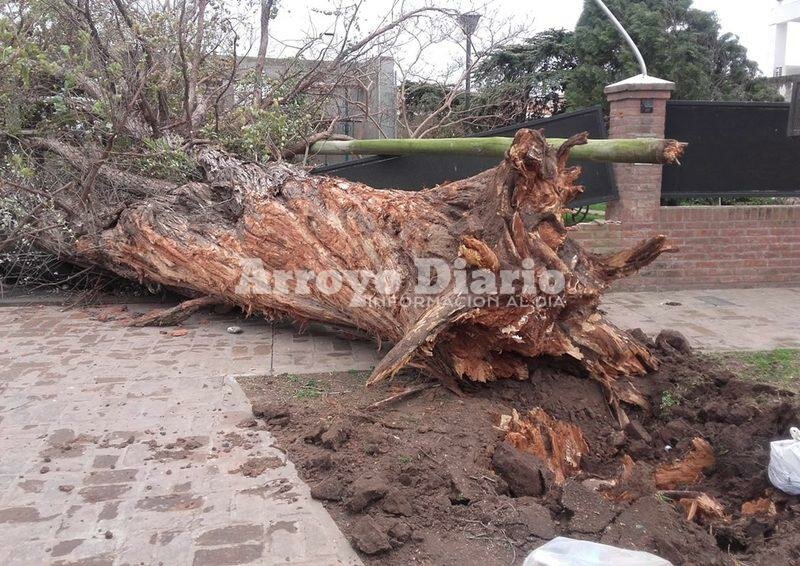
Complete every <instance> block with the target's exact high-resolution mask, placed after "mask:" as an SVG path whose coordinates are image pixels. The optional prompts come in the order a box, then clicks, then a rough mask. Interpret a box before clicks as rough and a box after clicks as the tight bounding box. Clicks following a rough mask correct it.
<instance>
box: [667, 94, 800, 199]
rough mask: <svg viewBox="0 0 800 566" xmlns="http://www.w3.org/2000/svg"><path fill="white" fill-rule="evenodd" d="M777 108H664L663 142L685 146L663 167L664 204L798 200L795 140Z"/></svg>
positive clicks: (799, 144)
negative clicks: (719, 199)
mask: <svg viewBox="0 0 800 566" xmlns="http://www.w3.org/2000/svg"><path fill="white" fill-rule="evenodd" d="M788 121H789V104H788V103H782V102H774V103H773V102H697V101H671V102H668V103H667V119H666V131H665V136H666V137H667V138H673V139H677V140H681V141H685V142H689V146H688V147H687V148H686V153H685V154H684V156H683V158H682V159H681V163H682V165H681V166H679V167H665V168H664V176H663V181H662V186H661V194H662V196H663V197H665V198H670V197H673V198H690V197H723V196H732V197H746V196H762V197H769V196H800V138H791V137H788V136H787V124H788Z"/></svg>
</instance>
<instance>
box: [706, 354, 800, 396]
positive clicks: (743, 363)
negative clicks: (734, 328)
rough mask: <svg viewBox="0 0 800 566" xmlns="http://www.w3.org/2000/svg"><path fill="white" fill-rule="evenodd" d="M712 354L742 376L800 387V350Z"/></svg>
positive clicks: (794, 387) (795, 387) (790, 386)
mask: <svg viewBox="0 0 800 566" xmlns="http://www.w3.org/2000/svg"><path fill="white" fill-rule="evenodd" d="M711 356H712V357H713V358H715V359H717V360H719V361H720V362H722V363H723V364H725V366H727V367H728V368H729V369H730V370H731V371H733V372H735V373H736V374H737V375H739V376H740V377H743V378H745V379H752V380H754V381H761V382H764V383H772V384H776V385H781V386H784V387H788V388H791V389H800V350H798V349H792V348H776V349H775V350H768V351H762V352H724V353H719V354H711Z"/></svg>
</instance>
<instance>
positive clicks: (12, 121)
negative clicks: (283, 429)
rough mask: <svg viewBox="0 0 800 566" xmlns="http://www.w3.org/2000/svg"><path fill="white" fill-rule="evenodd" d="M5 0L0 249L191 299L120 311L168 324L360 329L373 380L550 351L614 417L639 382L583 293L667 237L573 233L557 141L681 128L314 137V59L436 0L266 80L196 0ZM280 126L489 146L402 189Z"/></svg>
mask: <svg viewBox="0 0 800 566" xmlns="http://www.w3.org/2000/svg"><path fill="white" fill-rule="evenodd" d="M12 4H13V6H14V10H11V11H7V12H3V13H1V14H0V35H2V36H3V37H4V38H7V41H8V42H9V44H11V45H13V46H14V48H12V50H11V53H10V54H9V58H8V59H3V61H0V66H3V73H0V78H2V80H0V94H2V95H3V96H5V97H6V98H5V99H8V100H11V101H12V103H11V104H10V105H9V108H11V109H12V110H13V111H8V112H6V113H5V114H4V115H3V137H2V139H0V143H2V146H0V151H2V153H3V155H2V158H3V160H2V162H0V167H1V168H2V185H0V187H2V194H0V232H2V234H3V236H2V237H3V238H4V239H1V240H0V250H2V249H3V248H8V247H9V246H12V245H16V243H17V242H19V240H20V239H22V240H26V244H25V245H29V244H30V242H33V244H34V245H35V246H37V247H38V248H40V249H42V250H46V251H48V252H50V253H51V254H52V255H54V256H56V255H57V256H58V257H59V258H61V259H63V260H65V261H68V262H71V263H74V264H78V265H81V266H84V267H87V268H93V267H101V268H104V269H106V270H108V271H111V272H114V273H117V274H119V275H121V276H122V277H125V278H128V279H132V280H137V281H142V282H145V283H147V284H149V285H161V286H164V287H167V288H169V289H172V290H174V291H177V292H178V293H181V294H183V295H186V296H187V297H189V298H191V299H192V302H189V303H186V304H184V305H181V306H179V307H178V308H176V309H172V310H170V311H168V312H164V313H154V314H153V315H151V316H148V317H144V318H142V319H139V320H136V321H134V322H133V324H157V325H158V324H173V323H175V322H176V321H179V320H181V319H182V318H184V317H186V316H187V315H189V314H191V313H192V312H193V311H194V310H196V309H198V308H200V307H201V306H203V305H208V304H211V303H215V302H219V303H227V304H231V305H236V306H238V307H241V308H242V309H243V310H244V311H245V312H247V313H260V314H263V315H265V316H266V317H267V318H271V319H274V318H279V317H289V318H292V319H295V320H298V321H301V322H302V321H308V320H313V321H320V322H323V323H327V324H330V325H336V326H343V327H348V328H356V329H359V330H361V331H362V332H364V333H366V334H368V335H371V336H374V337H376V338H377V339H378V340H380V341H383V342H389V343H391V344H392V345H393V347H392V349H391V350H390V351H389V352H388V354H387V355H386V356H385V358H384V359H383V360H382V361H381V362H380V364H379V365H378V366H377V367H376V368H375V370H374V372H373V374H372V377H371V379H370V383H376V382H379V381H381V380H384V379H387V378H389V377H391V376H392V375H393V374H394V373H396V372H397V371H399V370H400V369H401V368H404V367H413V368H417V369H419V370H420V371H422V372H424V373H426V374H427V375H430V376H432V377H435V378H437V379H438V380H440V381H441V382H442V383H443V384H444V385H446V386H448V387H450V388H451V389H458V386H459V383H460V382H465V381H473V382H489V381H493V380H497V379H520V380H522V379H528V378H530V377H531V375H533V373H532V370H534V369H535V367H536V365H537V364H538V363H539V362H540V361H541V360H542V359H545V358H549V359H558V360H559V361H562V362H569V363H571V364H573V365H575V366H576V367H579V368H582V369H583V370H585V372H586V373H587V374H588V375H589V376H590V377H592V378H593V379H595V380H597V381H598V382H600V383H601V384H602V385H603V387H604V389H605V391H606V394H607V396H608V399H609V402H610V403H611V405H612V406H613V407H615V409H616V410H617V414H618V418H619V419H620V421H621V422H623V423H624V420H625V416H624V412H623V411H622V410H621V408H620V401H625V402H629V403H636V404H640V405H644V404H645V401H644V399H643V397H642V396H641V395H639V394H638V393H637V392H636V391H635V389H634V388H633V387H632V386H631V385H630V384H629V383H628V382H627V380H626V377H627V376H631V375H637V374H642V373H644V372H646V371H648V370H649V369H651V368H653V367H654V366H655V360H654V359H653V358H652V357H651V355H650V354H649V353H648V351H647V350H646V349H645V348H644V347H643V346H642V345H641V344H640V343H639V342H637V341H636V340H635V339H633V338H632V337H631V336H629V335H628V334H627V333H625V332H623V331H620V330H619V329H617V328H615V327H614V326H613V325H611V324H610V323H609V322H608V321H606V320H605V319H604V318H603V316H602V315H601V314H600V313H599V312H598V305H599V303H600V298H601V294H602V292H603V291H604V290H605V289H606V288H607V287H608V286H609V285H610V284H611V283H612V282H613V281H614V280H615V279H617V278H619V277H624V276H626V275H628V274H630V273H633V272H634V271H636V270H637V269H639V268H641V267H643V266H645V265H647V264H648V263H650V262H651V261H653V260H654V259H655V258H656V257H657V256H658V255H659V254H660V253H662V252H663V251H666V250H668V249H669V248H668V246H667V244H666V240H665V238H664V237H663V236H655V237H654V238H652V239H650V240H647V241H644V242H641V243H640V244H638V245H637V246H635V247H634V248H632V249H630V250H625V251H622V252H620V253H618V254H613V255H609V256H605V257H600V256H595V255H593V254H589V253H587V252H585V251H584V250H583V249H582V248H581V247H580V246H579V245H578V244H577V243H575V242H574V241H573V240H571V239H570V238H569V234H568V232H567V230H566V228H565V226H564V223H563V221H562V213H563V211H564V208H565V206H567V205H568V203H569V202H570V201H571V200H572V199H573V198H574V197H575V196H576V195H577V194H578V193H579V192H580V190H581V188H580V186H579V185H577V184H576V183H577V180H578V177H579V175H580V170H579V168H576V167H571V166H569V165H568V163H567V161H568V159H569V157H570V152H571V151H572V150H573V149H574V150H575V151H576V152H578V153H580V155H581V157H582V158H593V159H601V160H605V161H626V162H628V161H646V162H655V163H664V162H667V163H668V162H673V161H676V160H677V158H678V157H679V155H680V153H681V150H682V145H681V144H679V143H677V142H674V141H670V140H596V141H593V142H592V143H588V144H587V140H586V136H585V135H583V134H579V135H576V136H573V137H571V138H569V139H567V140H562V141H560V142H558V143H557V144H554V145H551V144H549V143H548V142H547V140H546V139H545V138H544V136H543V134H542V133H540V132H537V131H531V130H521V131H520V132H518V134H517V135H516V137H515V138H514V139H513V142H511V141H510V140H508V139H499V140H498V139H496V138H488V139H484V140H483V141H476V140H472V139H468V140H444V141H441V140H415V141H414V142H407V141H403V140H400V141H398V140H394V141H392V142H386V141H381V140H377V141H376V140H372V141H370V140H362V141H344V142H342V141H324V140H322V141H320V140H319V138H320V137H327V136H329V135H332V134H333V125H334V123H335V120H330V119H323V118H322V117H321V118H320V119H318V120H316V121H315V123H314V124H313V125H312V124H308V123H307V122H308V120H309V119H310V118H309V116H312V115H315V114H317V112H318V110H319V109H320V108H322V106H325V104H324V103H323V102H320V104H321V105H322V106H320V108H317V109H316V110H315V109H314V107H313V105H312V106H308V104H309V103H310V101H311V100H312V99H314V100H316V96H315V97H304V96H301V95H300V93H303V92H317V87H315V86H314V85H315V84H316V85H317V86H319V84H320V83H319V81H323V79H324V82H325V83H327V82H329V81H328V78H331V77H328V75H331V73H333V74H334V75H335V77H340V78H341V77H347V76H348V73H350V72H352V71H353V70H354V68H357V67H358V66H360V65H363V64H364V63H365V62H366V61H368V60H370V57H372V56H374V53H373V52H372V51H370V46H373V47H378V46H380V45H381V42H382V41H384V40H385V39H386V38H387V37H388V36H389V35H391V34H392V33H394V32H396V31H398V30H400V29H402V28H403V27H404V26H407V25H409V23H410V22H412V21H414V20H416V19H418V18H426V17H432V15H433V14H439V13H440V11H438V10H436V9H433V8H431V9H427V8H425V9H422V8H421V9H419V10H412V11H409V12H405V13H401V14H399V15H397V17H396V18H395V19H394V20H392V21H391V22H389V23H387V24H386V25H385V26H383V27H381V28H380V29H378V30H375V31H373V32H372V33H369V34H367V35H366V36H364V37H363V38H362V40H360V41H356V42H355V43H353V42H350V41H347V40H344V41H343V42H342V43H341V45H340V46H339V50H338V55H336V56H335V57H334V58H333V59H332V61H330V62H329V63H330V64H327V63H326V65H325V66H324V68H323V69H324V70H322V69H320V68H319V67H320V65H316V66H314V68H315V69H316V70H315V71H314V72H311V73H310V74H307V73H301V76H300V77H299V78H298V77H295V78H291V73H289V76H287V77H285V79H286V80H285V84H284V83H282V86H281V88H277V86H274V87H273V88H272V89H271V90H266V87H264V85H262V84H261V81H260V80H257V81H255V82H254V83H253V84H252V88H247V89H235V88H234V86H235V84H234V83H236V84H239V83H237V82H236V81H243V82H246V81H248V80H249V78H252V77H250V75H249V72H248V70H247V69H246V68H244V67H242V66H240V65H239V59H238V57H237V55H236V53H237V44H238V39H239V35H238V33H237V31H236V28H235V26H234V27H231V25H230V22H229V21H228V20H227V18H225V17H224V16H225V14H224V13H223V12H220V11H219V9H218V7H215V6H214V5H212V4H208V3H207V2H205V1H203V0H201V1H200V2H198V3H196V9H191V10H189V11H187V10H186V6H185V5H183V4H181V5H180V6H166V7H164V9H163V10H161V9H157V10H154V9H153V7H152V6H150V3H146V2H131V3H124V2H119V1H115V2H113V3H109V4H107V5H102V6H101V5H100V4H92V3H85V5H83V7H82V8H81V7H80V5H78V4H74V3H69V2H67V3H64V4H63V5H62V4H61V3H51V2H35V3H30V2H13V3H12ZM90 4H91V5H90ZM207 5H208V6H207ZM206 7H208V10H206V9H205V8H206ZM270 14H271V12H270V11H269V10H267V11H266V12H264V13H263V14H262V15H263V16H264V18H262V22H263V21H268V20H269V17H270ZM262 34H263V36H264V37H266V36H267V30H266V28H265V27H263V29H262ZM387 34H388V35H387ZM262 39H263V38H262ZM376 44H377V45H376ZM319 63H321V62H319ZM312 66H313V65H312ZM335 77H333V78H335ZM312 79H314V80H312ZM342 80H344V78H342ZM330 82H333V83H335V82H336V81H330ZM28 83H30V84H31V85H35V86H32V87H31V88H27V89H21V88H20V86H19V85H20V84H28ZM234 91H235V92H234ZM240 91H242V92H243V93H244V94H245V96H243V97H241V96H238V94H237V93H240ZM250 91H255V92H254V93H253V95H252V96H250V95H249V94H247V93H248V92H250ZM262 91H263V92H262ZM270 92H271V93H272V94H270ZM240 94H241V93H240ZM320 100H323V101H324V97H323V98H322V99H320ZM292 124H294V125H293V126H292ZM297 140H308V141H309V142H310V141H316V142H317V143H320V144H322V147H323V148H324V147H325V146H326V145H327V147H328V149H329V150H332V151H342V150H343V149H342V148H341V147H340V145H341V144H345V148H344V149H346V150H348V151H360V152H363V151H378V152H384V153H385V152H392V151H402V152H406V151H408V150H409V148H408V145H409V144H411V145H412V146H414V147H423V148H427V149H426V150H430V147H429V146H431V145H433V146H436V145H438V146H441V145H442V144H444V145H449V146H452V147H451V148H450V151H464V146H465V145H466V146H469V147H470V148H472V150H473V151H478V152H481V151H487V149H486V147H483V148H482V147H481V146H480V144H481V143H483V144H489V146H491V147H490V148H489V150H488V151H490V154H492V155H497V156H498V159H502V160H501V162H500V163H499V165H498V166H497V167H495V168H493V169H490V170H488V171H485V172H483V173H481V174H479V175H477V176H475V177H472V178H470V179H464V180H460V181H455V182H451V183H447V184H443V185H441V186H437V187H433V188H430V189H427V190H423V191H420V192H403V191H392V190H377V189H373V188H371V187H368V186H365V185H361V184H357V183H351V182H346V181H343V180H340V179H334V178H328V177H316V176H312V175H310V174H309V173H308V172H307V171H306V170H305V169H303V168H301V167H299V166H296V165H292V164H289V163H287V162H286V161H284V158H285V156H286V155H288V154H298V153H300V150H298V149H297V147H302V144H300V146H296V145H294V144H292V143H290V142H293V141H294V142H296V141H297ZM307 143H308V142H306V145H307ZM331 144H333V145H331ZM337 144H339V145H337ZM387 144H388V145H387ZM414 144H416V145H414ZM314 147H315V148H317V149H319V147H320V146H318V145H316V144H315V146H314ZM287 148H288V149H287ZM331 148H332V149H331ZM311 149H312V150H313V151H316V150H317V149H314V148H311ZM437 151H441V147H440V148H439V149H438V150H437ZM287 152H288V153H287ZM301 153H306V151H302V152H301ZM501 156H502V157H501ZM9 218H10V219H11V220H10V221H9V220H8V219H9ZM9 227H10V229H9Z"/></svg>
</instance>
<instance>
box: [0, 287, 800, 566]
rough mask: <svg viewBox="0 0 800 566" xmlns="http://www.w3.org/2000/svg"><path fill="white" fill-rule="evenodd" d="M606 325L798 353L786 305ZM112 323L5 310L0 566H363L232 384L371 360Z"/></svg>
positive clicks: (220, 325) (46, 308)
mask: <svg viewBox="0 0 800 566" xmlns="http://www.w3.org/2000/svg"><path fill="white" fill-rule="evenodd" d="M131 308H132V309H135V310H137V311H145V310H147V307H146V306H144V305H136V306H135V307H131ZM604 308H605V309H606V310H607V311H608V313H609V316H610V317H611V319H612V320H614V321H615V322H616V323H617V324H619V325H621V326H623V327H624V328H635V327H640V328H642V329H643V330H645V331H646V332H648V333H653V334H654V333H656V332H658V331H659V330H660V329H662V328H674V329H677V330H680V331H681V332H683V333H684V334H686V335H687V337H688V338H689V339H690V340H691V341H692V342H693V344H694V345H695V346H696V347H698V348H701V349H706V350H732V349H772V348H776V347H800V317H798V312H800V289H798V288H791V289H743V290H713V291H680V292H669V293H612V294H609V295H608V296H607V297H606V299H605V302H604ZM115 312H116V309H115V308H110V309H99V310H92V309H89V310H74V309H73V310H68V311H64V310H62V309H61V308H60V307H58V306H55V305H42V306H5V307H0V541H2V544H1V545H0V564H3V565H5V564H24V565H28V564H31V565H34V564H36V565H38V564H55V565H61V566H67V565H84V566H89V565H91V566H99V565H104V564H118V565H122V564H147V565H149V564H164V565H170V566H171V565H181V564H195V565H204V564H206V565H211V564H247V563H252V564H315V565H317V564H322V565H328V564H358V563H359V561H358V558H357V556H356V555H355V554H354V552H353V551H352V549H351V548H350V546H349V545H348V543H347V541H346V540H345V539H344V537H343V535H342V534H341V532H340V531H339V530H338V528H337V527H336V525H335V524H334V523H333V522H332V520H331V518H330V516H329V515H328V514H327V513H326V512H325V510H324V508H323V507H322V506H321V505H320V504H318V503H317V502H315V501H313V500H311V499H310V496H309V493H308V488H307V486H306V485H305V484H303V483H302V482H301V481H300V480H299V479H298V477H297V474H296V472H295V469H294V467H293V465H292V464H291V463H290V462H287V461H286V458H285V455H284V454H282V453H281V452H280V451H278V450H277V449H276V448H274V447H272V444H273V438H272V437H271V435H270V434H269V433H268V432H266V431H260V430H253V429H251V428H247V427H243V426H242V425H243V424H244V421H246V419H247V418H248V417H249V415H250V411H249V404H248V403H247V400H246V399H245V398H244V396H243V394H242V392H241V390H240V389H239V387H238V385H237V384H236V382H235V380H234V376H237V375H253V374H256V375H258V374H268V373H296V374H301V373H315V372H322V371H345V370H350V369H358V370H364V369H369V368H371V367H372V366H373V365H374V364H375V362H376V361H377V360H378V359H379V357H380V356H381V355H382V354H381V353H380V352H378V351H377V349H376V347H375V344H373V343H369V342H358V341H355V342H354V341H348V340H344V339H341V338H337V337H334V336H331V335H329V334H323V333H320V332H310V333H305V334H299V333H297V332H296V331H295V330H294V329H292V328H291V327H286V326H278V325H266V324H264V323H263V322H259V321H256V320H251V321H247V322H243V321H240V320H237V319H236V318H235V317H231V316H220V315H214V316H208V315H202V314H200V315H196V316H195V317H193V318H192V319H191V320H190V321H189V322H188V323H187V324H186V325H185V330H186V333H185V334H184V335H181V336H172V329H168V330H160V329H155V328H143V329H134V328H126V327H124V326H123V325H122V324H121V323H120V322H118V321H113V320H112V321H105V322H103V321H101V320H97V319H96V318H97V315H98V314H100V315H101V316H100V318H108V315H109V313H111V318H113V317H114V313H115ZM118 314H119V313H118ZM231 324H237V325H239V326H241V327H242V329H243V333H242V334H236V335H233V334H228V333H227V332H226V328H227V327H228V326H229V325H231ZM181 333H182V332H179V333H178V334H181ZM261 470H263V471H261ZM259 472H260V473H259Z"/></svg>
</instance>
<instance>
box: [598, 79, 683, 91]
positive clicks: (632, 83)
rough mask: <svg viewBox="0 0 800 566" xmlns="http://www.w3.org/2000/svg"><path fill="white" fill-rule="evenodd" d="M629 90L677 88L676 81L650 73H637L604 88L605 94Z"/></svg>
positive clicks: (667, 89)
mask: <svg viewBox="0 0 800 566" xmlns="http://www.w3.org/2000/svg"><path fill="white" fill-rule="evenodd" d="M629 90H640V91H641V90H661V91H672V90H675V83H673V82H671V81H665V80H664V79H659V78H657V77H651V76H649V75H636V76H634V77H629V78H627V79H625V80H622V81H619V82H617V83H614V84H610V85H608V86H607V87H606V88H604V89H603V92H604V93H605V94H613V93H615V92H625V91H629Z"/></svg>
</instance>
